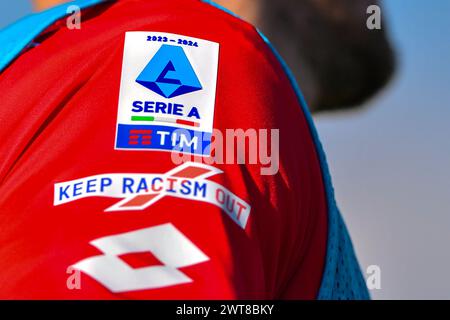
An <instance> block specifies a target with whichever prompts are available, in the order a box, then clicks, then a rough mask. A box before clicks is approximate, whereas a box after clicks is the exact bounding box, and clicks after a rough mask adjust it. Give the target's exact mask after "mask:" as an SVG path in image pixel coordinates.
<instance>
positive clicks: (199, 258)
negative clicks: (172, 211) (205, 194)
mask: <svg viewBox="0 0 450 320" xmlns="http://www.w3.org/2000/svg"><path fill="white" fill-rule="evenodd" d="M90 244H91V245H92V246H94V247H96V248H97V249H98V250H100V251H101V252H102V253H103V254H102V255H98V256H94V257H90V258H87V259H84V260H82V261H80V262H77V263H76V264H74V265H73V266H72V267H73V268H74V269H77V270H80V271H82V272H84V273H85V274H87V275H89V276H91V277H92V278H94V279H95V280H96V281H98V282H99V283H101V284H102V285H104V286H105V287H106V288H108V289H109V290H110V291H112V292H127V291H135V290H149V289H157V288H162V287H168V286H173V285H179V284H183V283H189V282H192V279H191V278H189V277H188V276H187V275H186V274H184V273H183V272H181V271H180V270H179V268H183V267H188V266H192V265H196V264H199V263H202V262H205V261H208V260H209V258H208V257H207V256H206V255H205V254H204V253H203V252H202V251H201V250H200V249H199V248H197V247H196V246H195V245H194V244H193V243H192V242H191V241H190V240H189V239H188V238H186V237H185V236H184V235H183V234H182V233H181V232H180V231H179V230H178V229H177V228H175V227H174V226H173V225H172V224H170V223H167V224H163V225H159V226H155V227H150V228H146V229H142V230H137V231H132V232H127V233H123V234H118V235H113V236H108V237H104V238H100V239H97V240H94V241H92V242H91V243H90ZM145 252H147V253H148V254H151V255H153V256H154V257H155V258H156V259H157V260H158V262H159V264H158V265H149V266H138V267H134V266H131V265H130V264H129V263H127V262H126V260H125V259H124V258H123V257H124V256H126V255H132V254H142V253H145Z"/></svg>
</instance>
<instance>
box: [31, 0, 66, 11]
mask: <svg viewBox="0 0 450 320" xmlns="http://www.w3.org/2000/svg"><path fill="white" fill-rule="evenodd" d="M67 1H68V0H32V2H33V7H34V10H36V11H41V10H45V9H48V8H50V7H53V6H56V5H58V4H61V3H64V2H67Z"/></svg>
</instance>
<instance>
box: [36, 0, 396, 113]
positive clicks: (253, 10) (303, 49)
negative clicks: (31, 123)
mask: <svg viewBox="0 0 450 320" xmlns="http://www.w3.org/2000/svg"><path fill="white" fill-rule="evenodd" d="M64 2H67V1H64V0H34V6H35V8H36V9H37V10H43V9H47V8H49V7H51V6H54V5H56V4H60V3H64ZM215 2H216V3H218V4H220V5H222V6H224V7H226V8H228V9H230V10H231V11H232V12H235V13H236V14H238V15H239V16H241V17H242V18H244V19H245V20H247V21H249V22H250V23H252V24H253V25H255V26H257V27H258V28H260V29H261V30H262V31H263V32H264V33H265V34H266V35H267V36H268V37H269V38H270V40H271V41H272V43H273V44H274V45H275V47H276V48H277V49H278V50H279V51H280V53H281V54H282V56H283V57H284V58H285V59H286V61H287V63H288V64H289V66H290V67H291V69H292V71H293V72H294V74H295V75H296V78H297V81H298V82H299V84H300V87H301V88H302V91H303V94H304V95H305V98H306V100H307V102H308V105H309V108H310V109H311V111H313V112H314V111H322V110H329V109H345V108H349V107H354V106H359V105H361V103H362V102H364V101H365V100H366V99H368V98H370V97H371V96H372V95H373V94H374V93H376V92H378V91H379V89H380V88H382V87H383V86H384V85H385V84H386V83H387V82H388V81H389V79H390V77H391V75H392V73H393V71H394V67H395V59H394V54H393V51H392V49H391V45H390V43H389V41H388V39H387V36H386V34H385V26H384V25H383V26H382V30H368V29H367V28H366V19H367V17H368V15H367V14H366V9H367V7H368V6H369V5H373V4H377V3H379V2H380V1H379V0H360V1H356V2H355V1H351V0H350V1H349V0H339V1H335V0H301V1H299V0H277V1H273V0H232V1H230V0H216V1H215Z"/></svg>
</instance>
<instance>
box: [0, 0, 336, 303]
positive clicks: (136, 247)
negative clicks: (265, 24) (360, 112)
mask: <svg viewBox="0 0 450 320" xmlns="http://www.w3.org/2000/svg"><path fill="white" fill-rule="evenodd" d="M34 42H35V43H36V44H37V45H35V46H33V47H32V48H31V47H29V48H28V49H27V50H24V51H22V52H21V54H20V55H18V56H17V58H16V59H15V60H14V61H13V62H12V63H11V64H10V65H9V66H8V67H7V68H6V69H5V70H4V71H3V72H2V73H1V74H0V97H1V100H2V107H1V109H0V121H1V126H0V141H1V142H2V143H1V144H0V225H1V232H0V270H1V271H0V298H13V299H15V298H25V299H28V298H32V299H52V298H56V299H121V298H127V299H236V298H239V299H272V298H281V299H297V298H306V299H313V298H316V297H317V295H318V293H319V288H320V286H321V283H322V280H323V274H324V268H325V256H326V252H327V250H326V246H327V237H328V236H327V201H326V194H325V190H324V183H323V177H322V172H321V165H320V161H319V158H318V155H317V150H316V145H315V142H314V137H312V135H311V132H310V127H309V124H308V121H307V119H306V118H305V115H304V113H303V111H302V106H301V102H300V101H299V99H298V96H297V95H296V92H295V90H294V88H293V87H292V86H291V84H290V80H289V79H288V76H287V75H286V73H285V72H284V69H283V67H282V65H281V64H280V63H279V61H278V59H277V58H276V56H275V55H274V54H273V53H272V51H271V49H270V48H269V47H268V46H267V44H266V43H265V41H264V40H263V39H262V38H261V36H260V35H259V34H258V32H257V31H256V30H255V28H254V27H252V26H251V25H249V24H247V23H245V22H243V21H241V20H239V19H238V18H236V17H234V16H232V15H229V14H228V13H226V12H223V11H221V10H218V9H217V8H214V7H213V6H210V5H208V4H205V3H204V2H201V1H197V0H173V1H143V0H142V1H131V0H122V1H115V2H112V3H105V4H101V5H97V6H93V7H91V8H90V9H89V10H87V11H83V14H82V24H81V29H79V30H70V29H68V28H66V25H65V20H64V19H63V20H60V21H59V22H56V23H55V24H53V25H52V26H51V27H50V28H48V29H47V30H46V31H45V32H43V33H41V34H40V35H39V37H37V38H35V39H34ZM229 130H234V131H229ZM239 130H242V131H239ZM249 130H250V131H249ZM252 130H253V131H252ZM228 132H234V133H235V132H241V133H242V132H244V133H248V132H254V133H255V135H256V139H257V140H247V142H246V143H244V146H246V148H247V149H248V150H259V151H261V150H263V145H262V144H261V143H262V141H269V145H270V150H275V151H274V152H276V153H277V154H276V160H274V161H276V170H275V172H271V173H270V174H262V173H263V172H264V168H266V169H267V163H263V162H261V161H252V160H251V159H250V158H251V157H250V156H247V158H248V159H247V158H246V159H244V160H245V161H243V159H242V158H240V156H239V152H240V151H242V150H240V149H239V147H238V146H237V145H236V144H232V145H231V146H230V143H229V142H230V141H229V139H228V138H229V136H228V135H227V133H228ZM275 133H276V134H278V135H279V143H278V141H276V140H270V137H274V134H275ZM221 134H222V136H221V138H223V139H222V140H227V141H226V143H225V142H224V143H223V144H220V141H217V140H219V139H218V138H217V137H218V136H220V135H221ZM251 137H253V138H254V137H255V136H254V135H248V136H245V137H244V139H250V138H251ZM249 141H250V142H249ZM255 142H258V143H259V145H258V146H255V145H254V143H255ZM214 143H216V144H214ZM275 144H276V145H277V146H275ZM220 145H223V146H225V147H224V149H223V153H224V154H223V156H222V161H216V162H214V161H211V156H212V155H214V154H215V155H217V154H218V153H220V150H219V149H220ZM253 147H255V148H256V149H252V148H253ZM274 147H277V148H278V150H277V148H274ZM179 151H181V153H180V152H179ZM234 151H236V152H234ZM177 153H179V154H180V157H175V156H174V154H177ZM230 154H231V155H230ZM229 155H230V156H229ZM259 155H260V156H261V152H259ZM185 156H188V157H190V156H192V159H188V158H184V157H185ZM244 158H245V157H244ZM186 159H188V160H186ZM208 159H209V160H208ZM258 159H259V160H260V159H262V158H261V157H260V158H258ZM258 159H257V160H258ZM274 159H275V158H274Z"/></svg>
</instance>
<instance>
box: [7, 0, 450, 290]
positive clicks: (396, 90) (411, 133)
mask: <svg viewBox="0 0 450 320" xmlns="http://www.w3.org/2000/svg"><path fill="white" fill-rule="evenodd" d="M29 12H31V5H30V3H29V1H28V0H15V1H0V28H1V27H4V26H6V25H7V24H9V23H11V22H13V21H15V20H16V19H18V18H20V17H22V16H23V15H25V14H27V13H29ZM382 15H383V17H384V18H386V20H387V22H388V24H386V25H384V27H386V28H389V30H390V34H391V38H392V40H393V42H394V45H395V47H396V50H397V54H398V60H399V67H398V71H397V74H396V77H395V79H394V80H393V81H392V82H391V83H390V85H389V86H388V87H387V88H386V89H385V90H384V91H383V92H382V93H380V94H379V95H378V96H377V97H376V98H374V99H373V100H372V101H369V102H368V103H367V104H366V107H365V108H364V109H363V110H362V111H356V112H354V111H352V112H343V113H330V114H324V115H320V116H318V117H316V124H317V127H318V129H319V133H320V136H321V138H322V142H323V144H324V147H325V149H326V152H327V155H328V159H329V163H330V168H331V171H332V176H333V179H334V184H335V188H336V194H337V199H338V203H339V204H340V207H341V210H342V212H343V214H344V217H345V219H346V221H347V224H348V226H349V229H350V231H351V234H352V237H353V239H354V243H355V247H356V250H357V252H358V255H359V258H360V262H361V265H362V267H363V269H365V268H366V267H367V266H368V265H371V264H376V265H379V266H380V267H381V272H382V273H381V276H382V279H381V285H382V289H381V290H373V291H372V296H373V297H374V298H384V299H405V298H406V299H412V298H447V299H450V273H449V272H448V269H449V266H450V250H449V249H448V244H449V243H450V170H449V166H450V125H449V120H450V108H449V107H450V1H448V0H433V1H426V0H408V1H398V0H385V1H384V8H383V10H382Z"/></svg>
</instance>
